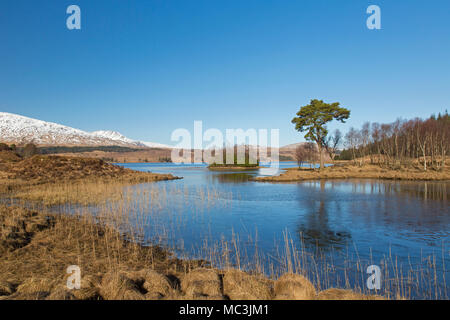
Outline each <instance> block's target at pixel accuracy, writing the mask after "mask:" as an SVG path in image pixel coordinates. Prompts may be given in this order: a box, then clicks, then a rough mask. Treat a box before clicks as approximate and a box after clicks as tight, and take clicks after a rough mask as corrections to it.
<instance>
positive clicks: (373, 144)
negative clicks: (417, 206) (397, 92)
mask: <svg viewBox="0 0 450 320" xmlns="http://www.w3.org/2000/svg"><path fill="white" fill-rule="evenodd" d="M344 146H345V149H344V150H343V151H342V152H341V154H340V156H339V159H341V160H354V161H356V162H357V163H358V164H359V165H363V164H364V163H365V161H370V163H371V164H379V165H384V166H387V167H391V168H393V167H398V166H410V165H412V164H413V163H414V162H415V160H418V161H419V164H420V165H421V166H422V167H423V169H424V170H427V169H428V168H430V167H431V168H433V169H436V170H441V169H442V168H443V167H445V160H446V157H447V154H448V152H449V150H450V148H449V147H450V117H449V115H448V113H447V112H445V113H444V114H439V115H438V116H434V115H433V116H431V117H430V118H428V119H425V120H423V119H419V118H415V119H411V120H402V119H398V120H396V121H395V122H393V123H385V124H380V123H376V122H375V123H370V122H366V123H364V124H363V125H362V127H361V129H355V128H350V130H349V131H348V132H347V134H346V135H345V141H344Z"/></svg>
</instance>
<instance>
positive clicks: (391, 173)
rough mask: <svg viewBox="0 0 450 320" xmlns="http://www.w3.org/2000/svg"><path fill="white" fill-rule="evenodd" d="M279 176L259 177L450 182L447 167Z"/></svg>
mask: <svg viewBox="0 0 450 320" xmlns="http://www.w3.org/2000/svg"><path fill="white" fill-rule="evenodd" d="M284 170H286V172H284V173H282V174H280V175H279V176H270V177H257V178H254V179H253V180H254V181H260V182H298V181H307V180H321V179H382V180H409V181H450V170H449V168H448V167H445V168H444V169H442V170H441V171H436V170H433V169H430V170H428V171H423V170H420V169H417V168H414V167H411V168H401V169H389V168H383V167H380V166H377V165H369V164H367V165H363V166H358V165H353V164H337V165H334V166H331V167H326V168H323V169H321V170H318V169H316V170H314V169H307V168H301V169H299V168H288V169H284Z"/></svg>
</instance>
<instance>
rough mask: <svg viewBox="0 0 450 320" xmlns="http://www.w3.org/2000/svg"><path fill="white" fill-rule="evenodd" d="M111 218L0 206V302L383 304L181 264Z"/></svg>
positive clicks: (290, 279)
mask: <svg viewBox="0 0 450 320" xmlns="http://www.w3.org/2000/svg"><path fill="white" fill-rule="evenodd" d="M110 218H111V217H107V216H95V217H93V216H89V215H80V216H68V215H64V214H50V213H38V212H36V211H32V210H28V209H24V208H21V207H6V206H0V222H1V223H0V225H1V226H2V233H1V238H0V244H1V246H0V256H1V263H0V300H14V299H18V300H36V299H46V300H271V299H276V300H381V299H384V298H383V297H381V296H378V295H365V294H362V293H357V292H355V291H352V290H348V289H336V288H331V289H326V290H322V291H321V290H317V289H316V288H315V286H314V285H313V284H312V283H311V282H310V281H309V280H308V279H307V278H305V277H304V276H302V275H300V274H293V273H285V274H283V275H282V276H280V277H279V278H278V279H276V280H274V279H269V278H267V277H265V276H262V275H260V274H258V273H252V272H250V273H248V272H244V271H242V270H239V269H238V268H226V269H216V268H214V267H212V266H211V265H210V264H209V263H208V262H206V261H202V260H180V259H178V258H175V257H174V256H173V255H172V254H171V253H170V252H169V251H168V250H165V249H163V248H161V247H159V246H155V245H142V244H139V242H138V241H136V239H135V238H134V237H133V232H132V231H131V232H129V233H128V234H127V233H123V232H118V231H117V229H116V226H115V225H114V223H112V221H111V219H110ZM114 222H118V221H117V220H116V221H114ZM122 227H123V226H122ZM69 265H77V266H79V267H80V270H81V272H82V274H81V288H80V289H73V290H69V289H68V288H67V286H66V284H67V280H68V277H69V274H67V272H66V271H67V270H66V268H67V267H68V266H69Z"/></svg>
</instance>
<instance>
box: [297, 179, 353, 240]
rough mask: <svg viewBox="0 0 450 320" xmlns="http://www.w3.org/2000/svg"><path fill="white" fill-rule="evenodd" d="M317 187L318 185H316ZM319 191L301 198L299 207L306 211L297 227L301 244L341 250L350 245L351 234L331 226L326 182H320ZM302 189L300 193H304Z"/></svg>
mask: <svg viewBox="0 0 450 320" xmlns="http://www.w3.org/2000/svg"><path fill="white" fill-rule="evenodd" d="M316 186H317V185H316ZM318 186H319V189H318V190H316V191H317V192H314V194H309V192H308V193H307V194H308V196H307V197H306V199H305V198H304V197H300V198H299V200H300V201H299V206H300V208H303V209H305V210H306V214H305V215H304V216H302V217H301V219H300V220H299V222H298V225H297V233H298V236H299V238H300V239H299V240H300V241H301V243H305V244H306V245H310V246H313V247H316V248H320V249H331V248H336V249H340V248H343V247H345V246H346V245H347V244H348V241H349V240H350V239H351V233H350V232H348V231H346V230H344V229H337V228H336V227H333V226H332V225H330V221H329V214H330V210H333V209H331V208H330V206H331V203H330V202H329V201H326V200H327V198H328V196H327V193H326V188H325V187H326V183H325V181H323V180H322V181H320V182H318ZM303 191H304V190H303V188H300V192H303Z"/></svg>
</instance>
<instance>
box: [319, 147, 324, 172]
mask: <svg viewBox="0 0 450 320" xmlns="http://www.w3.org/2000/svg"><path fill="white" fill-rule="evenodd" d="M317 147H318V148H319V157H320V169H323V167H324V165H323V154H322V145H321V144H320V143H317Z"/></svg>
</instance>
